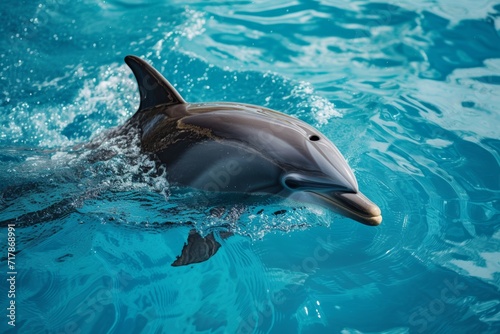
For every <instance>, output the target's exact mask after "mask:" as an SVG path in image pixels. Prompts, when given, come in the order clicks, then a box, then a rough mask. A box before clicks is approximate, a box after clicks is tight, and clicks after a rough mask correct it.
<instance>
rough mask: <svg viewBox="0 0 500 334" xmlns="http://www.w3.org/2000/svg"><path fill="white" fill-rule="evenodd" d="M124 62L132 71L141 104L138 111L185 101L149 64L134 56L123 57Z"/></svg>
mask: <svg viewBox="0 0 500 334" xmlns="http://www.w3.org/2000/svg"><path fill="white" fill-rule="evenodd" d="M125 62H126V63H127V65H128V66H129V67H130V69H131V70H132V72H134V76H135V79H136V80H137V85H138V86H139V93H140V94H141V105H140V106H139V110H138V112H140V111H141V110H144V109H148V108H152V107H155V106H158V105H172V104H180V103H186V101H184V99H183V98H182V97H181V95H180V94H179V93H178V92H177V91H176V90H175V88H174V87H173V86H172V85H171V84H170V83H169V82H168V81H167V80H166V79H165V78H164V77H163V76H162V75H161V74H160V73H158V71H156V70H155V69H154V68H153V67H151V65H149V64H148V63H146V62H145V61H144V60H142V59H140V58H138V57H136V56H127V57H125Z"/></svg>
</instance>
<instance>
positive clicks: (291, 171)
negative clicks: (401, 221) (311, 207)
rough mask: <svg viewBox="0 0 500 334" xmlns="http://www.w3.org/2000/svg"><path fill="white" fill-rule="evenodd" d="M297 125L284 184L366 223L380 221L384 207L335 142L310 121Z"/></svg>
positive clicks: (298, 194)
mask: <svg viewBox="0 0 500 334" xmlns="http://www.w3.org/2000/svg"><path fill="white" fill-rule="evenodd" d="M294 128H295V129H294V130H295V131H293V132H294V134H293V142H294V146H295V148H296V149H297V150H296V151H295V154H292V155H291V156H289V157H288V158H287V161H286V164H285V165H284V170H285V172H284V174H283V177H282V184H283V186H284V187H285V188H286V189H288V190H289V191H291V192H292V196H295V197H296V198H300V199H302V200H306V201H312V202H314V203H317V204H320V205H321V206H324V207H327V208H329V209H331V210H333V211H336V212H339V213H341V214H343V215H345V216H347V217H349V218H352V219H354V220H356V221H358V222H361V223H363V224H366V225H371V226H376V225H379V224H380V223H381V222H382V215H381V210H380V208H379V207H378V206H377V205H376V204H375V203H373V202H372V201H370V200H369V199H368V198H367V197H366V196H364V195H363V194H362V193H361V192H360V191H359V189H358V183H357V181H356V178H355V177H354V174H353V172H352V170H351V168H350V167H349V165H348V164H347V162H346V160H345V159H344V157H343V156H342V154H341V153H340V152H339V150H338V149H337V148H336V147H335V145H334V144H333V143H332V142H331V141H330V140H328V138H326V137H325V136H324V135H322V134H321V133H319V132H318V131H317V130H316V129H314V128H313V127H310V126H308V125H307V124H304V123H302V122H297V123H295V124H294ZM288 137H289V138H290V137H291V136H290V135H288Z"/></svg>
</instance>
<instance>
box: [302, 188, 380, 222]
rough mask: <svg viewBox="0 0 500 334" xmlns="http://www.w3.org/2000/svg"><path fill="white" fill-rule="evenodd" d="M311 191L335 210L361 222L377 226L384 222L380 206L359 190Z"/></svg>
mask: <svg viewBox="0 0 500 334" xmlns="http://www.w3.org/2000/svg"><path fill="white" fill-rule="evenodd" d="M311 193H312V194H314V195H316V196H317V197H319V198H321V200H322V201H323V202H326V203H325V204H326V205H327V206H328V207H330V208H331V209H333V210H334V211H337V212H339V213H341V214H343V215H345V216H347V217H349V218H351V219H354V220H356V221H358V222H360V223H363V224H365V225H370V226H377V225H379V224H380V223H381V222H382V212H381V211H380V208H379V207H378V206H377V205H376V204H375V203H373V202H372V201H370V200H369V199H368V198H367V197H366V196H365V195H363V194H362V193H361V192H359V191H358V192H356V193H343V192H331V193H326V192H315V191H311Z"/></svg>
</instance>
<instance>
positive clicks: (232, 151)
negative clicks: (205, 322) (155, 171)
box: [125, 56, 382, 262]
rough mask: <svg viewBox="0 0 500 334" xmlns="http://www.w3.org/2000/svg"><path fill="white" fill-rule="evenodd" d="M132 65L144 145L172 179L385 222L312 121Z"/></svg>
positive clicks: (134, 61) (132, 60)
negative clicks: (183, 89) (186, 92)
mask: <svg viewBox="0 0 500 334" xmlns="http://www.w3.org/2000/svg"><path fill="white" fill-rule="evenodd" d="M125 62H126V63H127V64H128V66H129V67H130V68H131V69H132V71H133V73H134V75H135V77H136V79H137V83H138V86H139V91H140V95H141V102H140V106H139V110H138V111H137V113H136V114H135V115H134V116H133V117H132V118H131V120H130V122H131V123H135V124H137V125H138V127H139V129H140V136H141V145H142V150H143V151H145V152H148V153H152V154H154V155H156V157H157V158H158V159H159V160H160V161H161V162H162V163H163V164H164V165H165V167H166V169H167V178H168V180H169V182H170V183H172V184H178V185H182V186H188V187H193V188H197V189H201V190H204V191H208V192H223V193H239V194H273V195H278V196H282V197H287V198H293V199H296V200H299V201H304V202H312V203H316V204H319V205H322V206H324V207H327V208H329V209H332V210H334V211H336V212H339V213H341V214H343V215H345V216H347V217H350V218H352V219H354V220H356V221H358V222H361V223H363V224H366V225H372V226H375V225H378V224H380V222H381V221H382V216H381V211H380V209H379V207H378V206H377V205H375V204H374V203H372V202H371V201H370V200H369V199H368V198H367V197H365V196H364V195H363V194H362V193H361V192H360V191H359V189H358V184H357V181H356V178H355V177H354V175H353V173H352V171H351V169H350V168H349V166H348V165H347V163H346V161H345V159H344V157H343V156H342V155H341V153H340V152H339V150H338V149H337V148H336V147H335V145H334V144H333V143H332V142H330V140H328V138H326V137H325V136H324V135H322V134H321V133H319V132H318V130H316V129H315V128H313V127H312V126H310V125H308V124H306V123H305V122H302V121H300V120H298V119H296V118H293V117H291V116H288V115H285V114H283V113H280V112H277V111H274V110H270V109H267V108H264V107H259V106H254V105H248V104H242V103H226V102H224V103H222V102H218V103H188V102H186V101H184V99H183V98H182V97H181V96H180V94H179V93H178V92H177V91H176V90H175V88H174V87H173V86H172V85H171V84H170V83H169V82H168V81H167V80H166V79H165V78H163V76H162V75H161V74H160V73H158V72H157V71H156V70H155V69H154V68H153V67H151V66H150V65H149V64H148V63H146V62H145V61H144V60H142V59H140V58H138V57H135V56H127V57H126V58H125ZM215 251H216V250H215ZM177 262H179V261H177ZM195 262H196V261H195Z"/></svg>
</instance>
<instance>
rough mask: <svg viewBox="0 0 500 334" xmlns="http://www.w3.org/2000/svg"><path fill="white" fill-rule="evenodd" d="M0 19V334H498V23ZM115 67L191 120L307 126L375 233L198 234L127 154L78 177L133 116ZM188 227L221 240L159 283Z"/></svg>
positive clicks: (202, 17)
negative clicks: (99, 143) (183, 103)
mask: <svg viewBox="0 0 500 334" xmlns="http://www.w3.org/2000/svg"><path fill="white" fill-rule="evenodd" d="M0 12H1V14H2V15H1V17H2V23H1V25H0V32H1V36H2V38H1V39H0V92H1V94H0V221H12V219H15V218H18V221H20V222H22V224H24V225H26V226H24V227H23V226H22V224H21V223H19V225H17V226H16V230H15V233H16V247H17V251H19V252H18V253H17V255H16V259H15V269H16V271H17V276H16V285H15V288H16V291H15V292H16V293H15V298H10V297H8V296H7V295H8V291H9V286H8V284H6V278H8V274H7V272H8V271H9V269H8V267H7V260H6V257H7V230H6V229H5V228H2V230H1V233H0V240H1V241H0V245H2V246H1V254H0V255H1V262H0V273H1V274H0V276H1V280H0V281H1V282H2V284H1V285H0V289H1V290H0V305H1V307H0V309H2V310H4V311H2V312H1V313H2V314H0V331H1V332H4V331H6V330H8V331H10V332H19V333H425V332H434V333H497V332H500V292H499V290H500V167H499V163H500V154H499V152H500V130H499V129H500V109H499V106H500V88H499V85H500V36H499V31H500V4H499V3H498V2H497V1H486V0H478V1H474V2H469V1H450V0H434V1H430V0H427V1H420V2H415V1H389V2H370V1H367V0H359V1H333V0H332V1H328V0H323V1H311V0H307V1H306V0H303V1H300V0H299V1H295V2H288V1H254V2H250V1H211V2H203V1H199V2H197V1H186V0H183V1H166V2H161V1H147V2H145V3H142V2H140V1H137V0H125V1H91V0H86V1H69V0H41V1H38V2H34V1H21V2H19V1H12V0H6V1H3V2H2V4H1V5H0ZM127 54H135V55H138V56H141V57H144V58H145V59H147V60H148V61H149V62H151V63H152V64H154V66H155V67H156V68H158V69H159V70H160V72H162V73H163V74H164V75H165V76H166V77H167V78H168V80H169V81H171V82H172V83H173V84H174V85H175V86H176V87H177V89H178V90H179V92H180V93H181V94H182V95H183V96H184V98H185V99H186V100H187V101H192V102H197V101H239V102H245V103H251V104H257V105H263V106H266V107H269V108H272V109H276V110H279V111H283V112H285V113H287V114H289V115H292V116H295V117H298V118H300V119H302V120H304V121H306V122H308V123H310V124H312V125H314V126H316V127H317V128H318V129H320V131H322V132H323V133H324V134H325V135H326V136H328V137H329V138H330V139H331V140H332V141H333V142H334V143H335V144H336V145H337V147H338V148H339V149H340V150H341V152H342V153H343V154H344V156H345V157H346V159H347V160H348V162H349V164H350V166H351V167H352V168H353V170H354V172H355V175H356V177H357V179H358V182H359V186H360V189H361V190H363V192H364V193H365V194H366V195H367V196H368V197H370V198H371V199H372V200H373V201H374V202H376V203H377V204H379V206H380V207H381V209H382V212H383V217H384V221H383V222H382V224H381V225H380V226H379V227H367V226H363V225H361V224H359V223H356V222H354V221H352V220H350V219H348V218H344V217H341V216H338V215H335V214H333V213H329V212H326V211H324V210H323V211H322V210H319V209H317V208H312V207H311V208H309V207H305V208H304V207H295V208H294V207H293V206H292V204H290V203H280V202H274V201H269V203H267V204H261V205H260V206H258V207H251V206H245V205H244V204H241V203H235V204H232V205H226V206H225V211H224V213H223V214H222V215H220V214H219V215H214V214H212V213H211V212H210V211H209V210H205V209H201V208H193V207H190V206H189V196H188V197H187V199H186V198H182V196H181V195H176V194H175V192H174V191H173V190H174V189H171V187H170V186H169V185H168V183H167V182H166V181H165V178H164V175H163V174H162V173H161V170H160V171H158V172H151V170H152V168H151V167H152V166H153V165H154V162H153V161H151V160H150V158H149V157H146V156H143V155H141V153H140V152H139V150H138V146H137V145H138V143H137V142H132V143H120V142H116V141H115V142H109V143H108V144H107V150H110V151H112V152H115V153H117V154H116V155H115V156H114V157H113V158H111V159H109V160H106V161H100V160H98V159H92V154H93V152H91V151H89V150H85V149H82V148H81V147H79V146H78V144H81V143H85V142H87V141H89V140H90V139H91V138H95V136H99V134H102V133H103V132H105V131H106V129H110V128H112V127H114V126H117V125H120V124H123V123H124V122H125V121H126V120H127V119H128V118H129V117H130V116H131V115H132V114H133V113H134V111H135V110H136V109H137V106H138V104H139V97H138V93H137V88H136V84H135V82H134V80H133V77H132V74H131V72H130V70H129V69H128V68H127V67H126V66H125V65H124V63H123V57H124V56H125V55H127ZM280 210H285V211H281V213H279V212H280ZM276 212H278V214H275V213H276ZM283 212H284V213H283ZM188 221H190V222H193V223H194V224H195V226H196V229H197V230H198V231H200V232H201V233H208V232H209V231H211V229H216V228H217V227H220V226H224V225H230V226H232V227H233V229H234V230H235V231H236V232H237V233H236V235H234V236H233V237H230V238H228V239H225V240H221V243H222V247H221V249H220V250H219V251H218V252H217V254H216V255H215V256H214V257H212V258H211V259H209V260H208V261H206V262H203V263H199V264H195V265H191V266H185V267H172V266H170V264H171V263H172V261H173V260H175V258H176V256H177V255H179V254H180V250H181V249H182V245H183V243H184V242H185V241H186V239H187V235H188V233H189V230H190V229H191V228H192V227H191V226H188V225H186V224H183V223H185V222H188ZM167 222H171V223H173V224H167ZM175 224H177V225H175ZM11 300H15V303H16V304H15V305H16V318H15V320H16V322H15V325H16V326H15V328H14V327H12V326H10V325H8V323H7V322H8V321H10V320H9V318H8V317H7V314H8V312H9V311H8V310H6V308H7V307H8V306H9V302H10V301H11Z"/></svg>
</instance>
